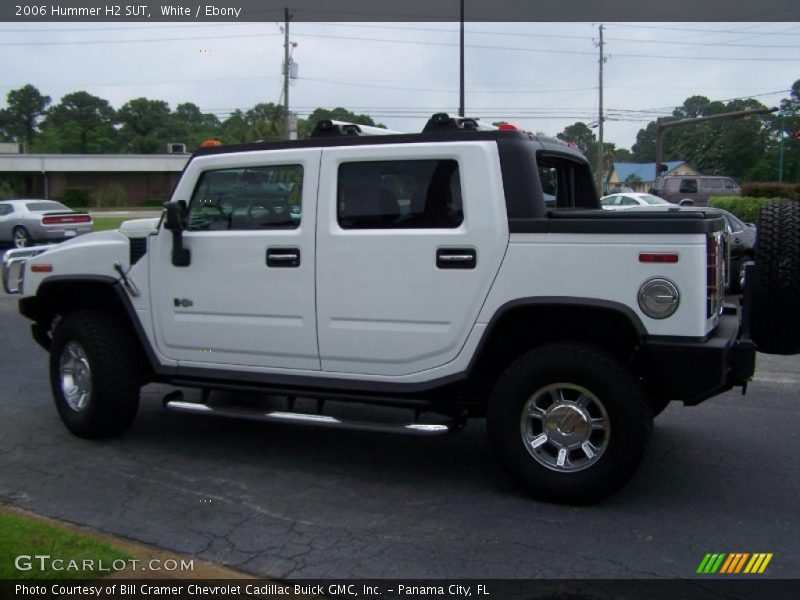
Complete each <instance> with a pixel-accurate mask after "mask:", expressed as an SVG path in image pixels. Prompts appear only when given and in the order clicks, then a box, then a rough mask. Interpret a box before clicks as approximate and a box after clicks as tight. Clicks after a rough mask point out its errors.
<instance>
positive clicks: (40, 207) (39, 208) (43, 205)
mask: <svg viewBox="0 0 800 600" xmlns="http://www.w3.org/2000/svg"><path fill="white" fill-rule="evenodd" d="M25 208H27V209H28V210H29V211H31V212H45V211H48V210H71V209H70V208H69V207H67V206H64V205H63V204H60V203H58V202H26V203H25Z"/></svg>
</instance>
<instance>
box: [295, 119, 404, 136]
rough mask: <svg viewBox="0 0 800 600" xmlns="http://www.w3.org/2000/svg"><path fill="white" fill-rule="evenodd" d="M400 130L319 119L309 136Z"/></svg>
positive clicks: (359, 134)
mask: <svg viewBox="0 0 800 600" xmlns="http://www.w3.org/2000/svg"><path fill="white" fill-rule="evenodd" d="M398 133H400V132H399V131H392V130H391V129H385V128H383V127H373V126H371V125H359V124H358V123H346V122H344V121H334V120H333V119H323V120H322V121H317V124H316V125H314V129H313V131H312V132H311V135H310V136H309V137H311V138H323V137H343V136H362V135H393V134H398Z"/></svg>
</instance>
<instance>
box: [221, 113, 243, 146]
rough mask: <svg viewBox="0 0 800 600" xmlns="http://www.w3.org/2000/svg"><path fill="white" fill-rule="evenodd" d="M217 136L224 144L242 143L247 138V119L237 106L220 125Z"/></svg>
mask: <svg viewBox="0 0 800 600" xmlns="http://www.w3.org/2000/svg"><path fill="white" fill-rule="evenodd" d="M219 137H220V138H221V140H222V142H223V143H225V144H242V143H244V142H247V141H249V140H248V130H247V121H246V120H245V118H244V113H243V112H242V111H241V110H239V109H238V108H237V109H236V110H235V111H233V112H232V113H231V115H230V116H229V117H228V118H227V119H225V120H224V121H223V122H222V124H221V125H220V132H219Z"/></svg>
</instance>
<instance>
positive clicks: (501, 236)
mask: <svg viewBox="0 0 800 600" xmlns="http://www.w3.org/2000/svg"><path fill="white" fill-rule="evenodd" d="M435 119H436V117H434V120H435ZM436 125H437V123H434V125H432V126H431V129H432V131H431V132H429V133H424V134H422V135H409V136H406V135H401V136H379V137H370V138H359V137H353V136H351V135H343V136H341V137H339V136H336V135H327V136H323V137H320V138H318V139H312V140H307V141H302V142H294V143H292V142H287V143H277V144H254V145H244V146H233V147H221V148H211V149H202V150H200V151H198V152H197V153H196V154H195V155H194V156H193V157H192V159H191V160H190V162H189V163H188V165H187V167H186V169H185V171H184V173H183V175H182V177H181V180H180V182H179V183H178V185H177V187H176V189H175V191H174V193H173V199H172V202H171V203H170V204H169V205H168V210H167V214H166V217H162V219H160V220H159V219H142V220H137V221H130V222H127V223H125V224H123V226H122V227H121V228H120V230H119V231H111V232H103V233H96V234H92V235H87V236H83V237H81V238H80V239H76V240H74V241H68V242H66V243H63V244H60V245H59V246H58V247H56V248H50V249H46V251H44V252H41V253H38V254H34V253H30V254H28V255H26V256H16V258H14V257H12V258H13V259H14V260H15V261H16V262H18V263H20V265H21V266H22V269H23V275H24V276H21V277H20V280H21V285H20V286H19V287H21V288H22V290H21V292H22V295H23V298H22V300H21V303H20V309H21V312H22V313H23V314H24V315H25V316H27V317H29V318H31V319H32V320H33V321H34V327H33V332H34V337H35V338H36V339H37V341H39V342H40V343H41V344H42V345H43V346H44V347H46V348H48V349H50V350H51V354H52V356H51V377H52V381H53V389H54V396H55V398H56V404H57V406H58V407H59V411H60V412H61V415H62V418H64V420H65V422H66V424H67V426H68V427H70V429H71V430H72V431H73V432H75V433H77V434H78V435H85V436H87V437H98V436H102V435H112V434H115V433H119V432H120V431H122V430H124V429H125V428H126V427H127V426H128V425H130V422H131V421H132V419H133V415H134V414H135V403H136V402H138V386H140V385H141V384H142V383H144V382H147V381H160V382H165V383H172V384H175V385H178V386H184V387H198V388H203V389H251V390H252V389H260V390H264V391H267V392H271V393H273V394H281V395H285V396H287V397H289V398H291V400H292V402H293V399H294V398H295V397H298V396H303V397H316V398H321V399H325V398H328V399H335V400H343V399H346V400H355V401H357V402H363V403H367V404H388V405H391V406H409V407H413V408H415V409H416V410H417V411H419V410H431V411H434V412H438V413H445V414H450V415H453V416H459V417H463V416H477V417H481V416H487V414H488V418H489V428H490V434H491V435H492V436H493V438H494V439H495V440H496V441H495V446H496V449H497V451H498V455H499V456H500V457H501V464H503V465H504V466H505V467H506V468H508V470H509V471H510V472H511V473H512V475H514V476H515V477H516V478H517V480H518V481H520V482H521V483H522V484H523V485H525V486H526V487H527V488H528V489H529V490H531V491H532V493H534V494H535V495H539V496H541V497H545V498H550V499H556V500H565V501H589V500H592V499H597V498H600V497H602V496H604V495H606V494H608V493H610V492H611V491H613V490H615V489H617V488H618V487H619V486H620V485H622V483H623V482H624V481H625V480H626V479H627V478H628V477H629V476H630V474H631V473H632V472H633V469H634V468H635V464H638V458H636V460H635V461H633V462H631V460H629V459H627V458H622V455H626V456H636V457H640V455H641V454H642V453H643V451H644V448H645V447H646V440H647V437H648V436H649V428H650V426H651V425H648V423H650V424H652V414H653V412H656V413H657V412H660V410H662V409H663V407H664V406H666V403H667V402H668V401H670V400H682V401H684V402H685V403H687V404H696V403H698V402H701V401H702V400H704V399H706V398H708V397H710V396H712V395H715V394H717V393H719V392H720V391H724V390H726V389H730V387H732V386H734V385H743V384H745V383H746V381H747V380H748V379H749V377H750V376H751V375H752V372H753V365H754V349H753V346H752V344H751V343H750V342H749V340H748V339H746V336H745V337H743V336H742V335H741V334H740V327H739V315H738V313H737V311H736V310H735V309H731V308H730V307H729V308H728V309H725V310H723V306H722V296H721V294H722V292H721V286H722V279H723V276H724V262H725V260H724V259H725V253H724V247H725V238H724V235H723V233H722V231H723V227H724V224H723V221H722V219H721V218H719V217H718V216H712V215H705V214H703V213H702V212H697V211H694V212H692V213H685V214H674V213H670V214H650V213H646V214H645V213H639V214H637V213H635V212H634V211H623V212H624V213H625V214H620V213H609V212H605V211H602V210H601V209H600V206H599V201H598V198H597V195H596V193H595V191H594V188H593V185H592V183H591V174H590V172H589V169H588V165H587V164H586V161H585V159H584V158H583V157H582V156H581V155H579V154H578V153H577V152H576V151H574V150H572V149H571V148H569V147H567V146H566V145H563V144H559V143H558V142H556V141H555V140H547V139H539V138H536V137H535V136H531V135H530V134H525V133H522V132H516V131H495V132H491V131H490V132H484V131H474V130H470V128H469V120H457V119H449V120H445V119H442V118H440V119H439V122H438V125H441V126H442V127H441V131H440V130H438V129H437V126H436ZM333 129H334V130H335V129H336V126H334V127H333ZM546 194H552V195H555V196H556V198H557V206H558V208H556V209H552V210H551V209H548V208H547V207H546V206H545V202H544V197H545V195H546ZM179 201H185V202H186V203H187V204H188V208H186V209H184V208H182V207H183V206H185V205H183V204H182V203H180V202H179ZM20 265H17V266H20ZM11 267H12V265H6V268H5V269H4V279H5V280H6V287H7V289H12V290H13V285H12V284H10V283H9V280H11V279H13V276H12V275H11V271H12V268H11ZM653 286H655V287H653ZM95 322H98V323H102V324H103V327H105V329H103V328H101V327H100V326H98V328H97V331H96V332H94V333H91V335H93V336H95V337H91V336H89V334H86V336H88V337H86V339H84V334H83V333H81V331H82V330H85V329H86V328H87V327H89V328H90V329H91V326H90V325H91V324H92V323H95ZM106 330H113V331H115V332H118V335H119V336H120V337H122V338H124V339H123V342H124V343H122V344H120V346H121V348H122V349H121V351H120V356H119V357H118V361H117V362H114V363H110V364H109V365H108V367H107V365H106V362H105V361H110V360H111V359H110V358H107V357H102V356H101V354H102V353H101V352H99V351H97V350H95V349H93V348H92V346H102V345H103V344H105V343H106V342H105V341H103V340H105V338H106V337H108V335H107V334H105V333H104V331H106ZM745 333H746V332H745ZM104 336H105V337H104ZM90 337H91V339H90ZM109 343H113V342H109ZM570 354H574V356H575V361H574V362H575V363H576V364H575V365H572V364H571V362H572V361H571V360H570V359H569V358H568V357H569V356H570ZM582 356H585V357H586V358H585V360H581V358H580V357H582ZM76 357H77V358H76ZM126 357H127V358H126ZM559 357H561V358H559ZM687 360H688V361H693V362H694V365H695V368H696V373H687V374H686V375H685V379H681V378H676V376H675V375H676V374H675V368H676V367H678V366H679V365H681V364H688V363H686V361H687ZM126 361H127V362H128V363H130V364H129V365H127V366H126ZM550 361H555V364H554V366H553V367H552V368H550V367H548V368H547V369H546V368H545V366H544V365H549V364H550ZM559 361H560V362H559ZM582 363H585V366H584V365H582ZM120 364H122V365H123V367H125V369H126V370H124V373H125V374H130V375H131V376H130V383H129V384H128V383H125V385H127V386H129V388H130V389H129V390H128V388H127V387H126V388H125V389H126V390H128V393H129V395H130V397H131V398H133V396H134V395H136V400H135V401H134V400H133V399H131V400H130V401H129V402H128V403H127V404H125V405H124V409H125V410H122V409H120V408H119V407H117V408H114V409H112V408H106V407H105V405H101V404H99V403H101V402H106V403H109V402H111V401H110V400H108V399H105V400H104V399H103V397H102V395H101V393H100V392H99V391H98V390H100V388H102V387H103V385H104V380H103V379H102V376H101V375H97V373H103V372H104V369H106V367H107V368H108V369H112V367H113V368H114V369H117V368H118V367H119V365H120ZM520 365H527V367H524V368H523V367H522V366H520ZM540 366H541V368H540ZM119 368H122V367H119ZM572 368H577V369H578V371H577V372H576V373H574V380H575V382H574V383H570V382H569V381H566V380H568V379H570V378H572V377H573V374H572V373H571V371H570V369H572ZM539 371H541V373H539ZM88 372H91V378H92V379H91V385H90V386H89V387H88V388H87V387H86V384H85V381H84V379H86V378H89V377H90V376H89V375H86V373H88ZM76 373H78V375H76ZM535 373H539V374H538V375H536V376H535V377H534V374H535ZM559 373H560V374H559ZM606 373H607V374H608V377H609V378H610V380H609V381H605V380H604V378H605V377H606ZM551 374H552V375H551ZM79 375H80V376H79ZM520 377H522V379H523V380H524V381H518V379H519V378H520ZM526 377H529V378H534V379H535V381H530V382H527V379H525V378H526ZM548 378H549V379H548ZM552 378H555V380H554V381H551V379H552ZM562 379H563V380H564V381H563V382H562V381H561V380H562ZM127 381H128V380H127V379H125V382H127ZM548 381H549V383H548ZM82 382H83V387H81V386H82ZM526 382H527V383H526ZM123 383H124V382H123ZM545 384H546V385H545ZM109 385H112V384H110V383H109ZM120 386H122V384H120ZM509 386H510V387H509ZM525 386H538V387H537V389H538V391H537V390H533V389H531V390H528V392H526V394H527V395H526V394H523V395H522V396H519V398H518V399H515V400H511V399H509V400H508V401H503V400H499V399H498V398H506V397H511V396H514V397H515V398H516V396H515V394H517V392H515V391H514V390H517V389H522V388H524V387H525ZM553 386H555V388H554V387H553ZM559 386H563V389H562V388H559ZM593 386H596V389H597V390H599V391H598V392H594V391H592V390H593ZM122 387H124V386H122ZM628 388H630V389H631V390H632V391H630V392H625V393H622V392H621V395H622V396H625V398H626V400H621V399H616V398H610V397H608V396H609V395H615V393H614V392H611V391H610V390H613V389H620V390H626V389H628ZM103 389H105V388H103ZM76 390H77V391H76ZM87 390H88V391H87ZM117 392H118V395H124V394H121V392H119V390H117ZM134 392H135V394H134ZM600 392H603V393H605V395H606V396H605V397H604V396H603V393H600ZM70 394H72V395H73V396H75V395H76V394H78V395H80V398H81V399H83V400H80V401H72V400H75V399H74V398H71V396H70ZM537 394H539V395H538V396H537ZM523 396H524V397H523ZM542 396H543V397H552V400H546V401H545V404H546V406H545V405H541V406H540V405H539V404H537V403H538V402H539V400H536V398H538V397H542ZM81 402H83V403H84V404H85V405H86V406H88V407H89V408H86V407H85V406H83V407H82V405H81ZM114 402H118V403H122V402H123V401H122V400H115V401H114ZM526 402H527V404H526ZM520 403H521V405H524V407H523V408H522V421H520V413H519V412H518V411H519V410H520V409H519V406H518V404H520ZM531 403H533V404H531ZM183 404H188V403H183ZM95 405H97V406H95ZM291 406H292V404H291V403H290V408H291ZM131 407H133V408H131ZM171 407H173V408H184V409H186V408H187V407H185V406H182V405H181V404H180V403H171ZM509 407H511V408H509ZM189 408H190V409H191V410H194V411H195V412H207V413H214V412H218V413H219V414H224V416H239V414H238V413H236V414H234V413H231V411H227V413H226V412H225V410H224V409H223V408H219V407H215V406H214V405H213V404H212V405H204V406H202V407H197V406H194V407H189ZM92 410H96V411H97V413H98V414H100V413H101V412H102V414H103V415H104V416H103V417H102V419H101V417H99V416H96V415H94V414H93V413H92V412H91V411H92ZM103 411H107V412H103ZM114 411H116V412H114ZM112 413H113V415H112ZM121 413H124V415H125V416H124V417H122V416H119V415H120V414H121ZM281 414H282V415H284V416H283V417H282V418H283V419H284V420H285V419H286V418H287V417H286V415H288V414H289V412H283V413H281ZM292 414H294V413H292ZM617 414H620V415H622V416H616V415H617ZM531 415H532V418H533V421H532V422H531ZM252 416H253V415H249V417H252ZM273 416H274V415H273ZM302 417H303V415H299V416H297V419H298V420H303V419H302ZM626 419H628V420H627V421H626ZM273 420H277V419H276V418H273ZM334 421H335V419H334ZM304 422H307V423H308V422H311V423H316V424H328V425H330V424H333V422H332V421H330V420H327V421H326V420H324V419H323V418H322V417H317V418H316V421H314V419H312V418H311V417H309V418H308V419H305V420H304ZM109 423H111V424H110V425H109ZM520 423H521V424H522V441H521V443H520V441H519V440H518V439H517V438H519V435H520V434H519V431H520ZM615 423H616V425H615ZM409 427H411V428H412V429H411V430H412V431H415V432H421V431H424V429H422V428H421V427H419V426H409ZM610 427H616V428H617V430H618V431H619V432H624V431H625V430H626V429H629V430H630V435H626V436H623V437H626V438H627V439H628V441H625V442H623V441H621V440H620V439H619V436H620V433H618V434H617V437H616V438H615V437H613V436H612V435H611V434H610ZM492 431H495V433H492ZM509 431H510V432H511V434H509ZM514 431H516V433H513V432H514ZM511 438H513V439H514V440H516V441H513V442H512V441H509V440H510V439H511ZM619 444H623V445H624V444H627V446H619V447H617V445H619ZM520 448H524V452H521V451H520ZM520 452H521V454H520ZM604 461H605V462H604ZM620 461H621V463H624V464H620ZM606 463H608V465H610V466H603V465H605V464H606ZM634 463H635V464H634ZM597 465H600V466H597ZM604 469H612V470H613V472H614V473H615V474H614V475H613V476H609V474H608V472H606V471H604ZM554 473H555V474H560V475H561V477H560V478H558V477H556V479H555V480H553V481H549V479H548V478H550V477H552V476H553V474H554ZM601 480H602V482H605V483H601ZM576 482H578V483H576Z"/></svg>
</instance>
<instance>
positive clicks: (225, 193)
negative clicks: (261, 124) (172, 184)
mask: <svg viewBox="0 0 800 600" xmlns="http://www.w3.org/2000/svg"><path fill="white" fill-rule="evenodd" d="M302 197H303V167H302V166H301V165H275V166H268V167H266V166H265V167H242V168H235V169H218V170H213V171H205V172H204V173H203V174H202V175H201V176H200V181H198V183H197V187H196V188H195V190H194V193H193V194H192V198H191V201H190V203H189V218H188V229H189V230H190V231H204V230H205V231H226V230H232V229H239V230H240V229H294V228H296V227H298V226H299V225H300V218H301V210H302Z"/></svg>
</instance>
